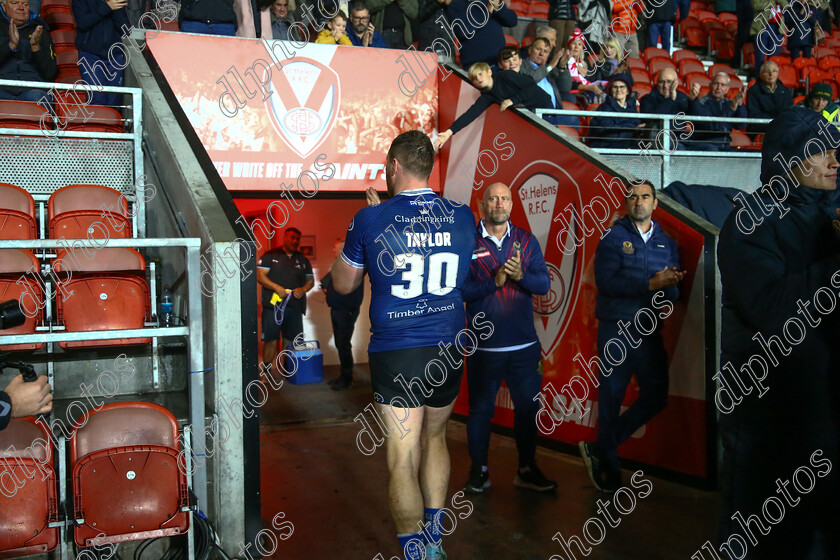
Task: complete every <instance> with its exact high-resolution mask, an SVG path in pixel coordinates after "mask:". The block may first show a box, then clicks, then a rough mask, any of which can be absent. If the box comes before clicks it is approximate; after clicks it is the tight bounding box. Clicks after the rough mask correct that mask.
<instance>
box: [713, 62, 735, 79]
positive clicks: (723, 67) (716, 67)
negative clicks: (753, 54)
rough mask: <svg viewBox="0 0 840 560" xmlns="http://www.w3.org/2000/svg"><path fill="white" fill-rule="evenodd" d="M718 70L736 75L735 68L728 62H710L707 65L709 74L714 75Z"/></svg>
mask: <svg viewBox="0 0 840 560" xmlns="http://www.w3.org/2000/svg"><path fill="white" fill-rule="evenodd" d="M718 72H726V73H727V74H729V75H730V76H737V74H736V72H735V70H734V69H733V68H732V67H731V66H729V65H728V64H712V65H711V66H709V76H712V77H714V75H715V74H717V73H718Z"/></svg>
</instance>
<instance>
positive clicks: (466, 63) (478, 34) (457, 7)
mask: <svg viewBox="0 0 840 560" xmlns="http://www.w3.org/2000/svg"><path fill="white" fill-rule="evenodd" d="M471 5H472V4H471V3H470V2H468V1H467V0H452V3H451V4H449V5H448V6H446V8H444V9H445V10H446V19H447V21H448V22H449V26H448V29H453V26H452V22H454V21H455V20H456V19H457V20H460V21H461V24H463V25H460V24H459V25H456V26H454V30H455V37H456V38H457V39H458V42H459V43H460V44H461V49H460V56H461V66H463V67H464V68H469V67H470V65H471V64H473V63H474V62H486V63H487V64H490V65H494V64H496V59H497V58H498V56H499V50H501V48H502V47H504V46H505V31H504V29H503V28H504V27H515V26H516V23H517V22H518V21H519V18H518V17H517V16H516V12H514V11H513V10H511V9H510V8H508V7H506V6H504V5H503V6H502V8H500V9H498V10H496V11H495V12H493V13H492V14H491V15H490V19H489V20H487V23H485V24H484V25H482V26H478V27H476V26H473V25H472V24H471V23H470V22H471V21H476V18H477V17H479V15H478V14H479V13H480V12H479V11H476V9H477V8H475V7H473V9H472V12H471V14H472V15H470V16H468V15H467V9H468V8H469V7H470V6H471ZM482 5H483V6H486V4H482ZM480 18H481V19H480V20H479V21H482V20H483V19H484V15H483V14H482V15H481V16H480Z"/></svg>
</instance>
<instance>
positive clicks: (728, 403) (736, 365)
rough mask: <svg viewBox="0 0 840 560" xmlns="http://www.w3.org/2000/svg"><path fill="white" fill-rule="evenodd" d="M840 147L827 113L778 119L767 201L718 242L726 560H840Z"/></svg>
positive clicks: (746, 212) (743, 213)
mask: <svg viewBox="0 0 840 560" xmlns="http://www.w3.org/2000/svg"><path fill="white" fill-rule="evenodd" d="M838 146H840V131H838V130H837V128H835V127H834V126H833V125H831V124H830V123H828V121H826V120H825V118H823V117H822V115H820V114H819V113H816V112H814V111H810V110H808V109H806V108H804V107H792V108H789V109H786V110H784V111H782V112H781V113H780V114H779V116H777V117H776V118H775V119H773V121H772V122H770V124H769V125H768V127H767V131H766V132H765V135H764V143H763V145H762V148H761V183H762V184H763V185H764V187H762V188H761V189H759V190H758V191H756V192H755V193H753V194H752V195H751V196H747V197H745V198H744V199H742V203H743V204H742V207H741V208H740V209H738V210H733V211H732V212H731V213H730V214H729V217H728V218H727V220H726V222H725V223H724V224H723V228H721V230H720V238H719V241H718V264H719V266H720V280H721V286H722V293H721V303H722V309H721V320H722V326H721V332H720V340H721V355H720V363H721V369H720V371H719V373H718V374H717V375H715V376H714V379H715V380H716V381H717V384H718V386H719V387H720V388H719V389H718V390H717V394H716V395H715V403H716V404H717V408H718V410H719V411H720V415H719V419H718V422H719V426H720V428H719V429H720V436H721V440H722V443H723V464H722V468H721V475H720V480H721V486H722V489H723V500H722V502H721V504H722V511H721V516H720V520H721V524H720V533H719V536H720V540H719V542H720V543H721V545H720V550H721V551H724V550H725V549H727V548H728V549H729V552H730V554H729V555H728V556H729V557H731V558H735V557H737V558H744V559H745V560H746V559H749V560H783V559H784V560H787V559H789V558H820V559H826V560H828V559H830V558H831V559H833V558H840V534H838V531H837V528H838V526H840V509H838V502H837V497H838V496H840V475H839V474H838V469H837V468H836V466H837V465H838V462H840V456H838V450H840V400H838V396H840V376H838V372H840V344H838V336H840V306H837V305H835V303H836V298H835V293H836V292H837V288H838V287H840V232H838V231H837V229H836V226H835V227H832V220H834V223H835V224H837V220H838V219H840V209H838V208H837V200H836V198H835V197H836V189H837V170H838V169H840V163H838V161H837V157H838V155H837V148H838ZM776 210H778V211H776ZM828 296H830V297H828ZM828 299H831V304H830V305H828V304H827V303H826V302H827V301H828ZM759 359H760V360H761V361H760V363H759ZM759 372H761V373H760V374H759ZM791 479H792V480H793V484H790V482H791ZM809 479H810V480H809ZM803 481H805V484H803V483H802V482H803ZM809 484H810V486H809ZM811 490H815V491H814V492H811ZM806 494H807V495H806ZM770 501H775V502H776V504H777V505H776V508H774V509H773V511H774V513H772V517H771V514H770V512H769V511H768V508H767V503H768V502H770ZM779 508H781V509H782V511H783V512H784V516H782V515H779V514H776V513H775V512H776V511H778V510H779ZM739 512H740V513H739ZM762 512H764V515H762ZM739 515H740V516H742V517H739ZM744 518H746V522H745V521H744ZM747 526H749V528H747ZM745 530H746V531H749V533H747V534H746V536H749V535H751V534H755V537H756V538H757V541H756V539H755V538H753V539H750V540H751V541H752V546H751V544H750V542H749V541H748V540H747V538H746V536H744V535H745V533H744V531H745ZM735 535H739V536H740V537H741V543H743V544H741V543H739V546H738V547H737V548H738V552H737V555H736V553H734V551H733V549H734V548H736V547H733V546H732V541H733V540H734V539H733V538H732V537H734V536H735Z"/></svg>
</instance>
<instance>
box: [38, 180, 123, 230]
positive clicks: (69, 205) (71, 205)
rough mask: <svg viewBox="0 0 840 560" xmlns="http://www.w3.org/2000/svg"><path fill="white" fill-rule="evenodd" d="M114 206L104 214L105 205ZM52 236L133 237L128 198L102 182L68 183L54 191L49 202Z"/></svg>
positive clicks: (107, 206)
mask: <svg viewBox="0 0 840 560" xmlns="http://www.w3.org/2000/svg"><path fill="white" fill-rule="evenodd" d="M103 205H104V206H105V207H106V208H112V209H113V210H110V211H109V215H104V211H103V210H102V206H103ZM47 207H48V209H49V228H50V237H51V238H53V239H60V238H62V237H66V238H67V239H102V238H108V239H113V238H117V239H119V238H122V239H125V238H129V237H131V219H130V218H129V214H128V202H127V201H126V199H125V197H124V196H123V195H122V194H120V193H119V192H118V191H115V190H114V189H111V188H108V187H103V186H102V185H68V186H66V187H62V188H60V189H58V190H57V191H55V192H54V193H53V194H52V196H50V200H49V203H48V204H47Z"/></svg>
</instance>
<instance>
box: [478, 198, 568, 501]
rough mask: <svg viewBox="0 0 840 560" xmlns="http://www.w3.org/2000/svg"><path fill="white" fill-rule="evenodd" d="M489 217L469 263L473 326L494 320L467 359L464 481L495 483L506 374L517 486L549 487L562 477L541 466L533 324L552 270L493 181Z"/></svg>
mask: <svg viewBox="0 0 840 560" xmlns="http://www.w3.org/2000/svg"><path fill="white" fill-rule="evenodd" d="M480 205H481V209H482V211H483V213H484V218H483V219H482V220H481V221H480V222H479V223H478V227H477V234H478V238H479V239H478V245H477V246H476V250H475V253H474V255H475V258H473V260H472V262H471V264H470V283H469V285H468V286H467V287H466V288H465V290H464V298H465V299H466V300H467V316H468V319H469V324H472V323H473V321H474V319H475V318H476V317H482V316H486V317H487V320H488V321H490V322H491V323H493V324H494V325H496V328H495V329H494V331H493V334H492V335H491V336H490V337H488V338H487V340H484V341H482V340H480V339H479V341H478V348H477V349H476V352H474V353H473V354H471V355H470V356H469V357H468V358H467V382H468V386H469V395H470V399H469V404H470V414H469V418H468V419H467V442H468V443H469V447H470V459H472V468H471V469H470V475H469V479H468V480H467V483H466V484H465V485H464V490H465V491H466V492H470V493H474V494H478V493H481V492H484V490H485V489H487V488H489V487H490V472H489V470H488V468H487V465H488V454H489V453H488V450H489V448H490V420H491V419H492V418H493V414H494V413H495V411H496V395H497V393H498V392H499V387H500V386H501V384H502V380H504V382H505V384H506V385H507V387H508V389H509V390H510V398H511V400H512V401H513V415H514V420H513V431H514V436H515V438H516V449H517V451H518V452H519V469H518V470H517V473H516V477H515V478H514V479H513V484H514V485H516V486H519V487H521V488H530V489H531V490H536V491H538V492H550V491H551V490H554V489H555V488H556V487H557V483H555V482H554V481H553V480H548V479H547V478H546V477H545V476H544V475H543V473H542V471H540V469H539V468H538V467H537V464H536V460H535V456H536V452H537V413H538V412H539V409H540V405H539V399H537V400H534V398H535V397H537V396H538V395H539V393H540V390H541V389H542V350H541V347H540V343H539V340H538V339H537V331H536V330H535V329H534V310H533V302H532V300H533V296H534V295H544V294H546V293H548V289H549V287H550V281H549V277H548V268H547V267H546V264H545V259H544V258H543V253H542V249H540V244H539V242H538V241H537V239H536V238H535V237H534V236H533V235H532V234H530V233H528V232H527V231H525V230H523V229H522V228H519V227H517V226H515V225H513V224H511V223H510V212H511V210H512V208H513V198H512V197H511V194H510V189H509V188H508V187H507V185H505V184H504V183H493V184H492V185H490V186H489V187H487V190H485V191H484V196H483V197H482V200H481V202H480Z"/></svg>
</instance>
